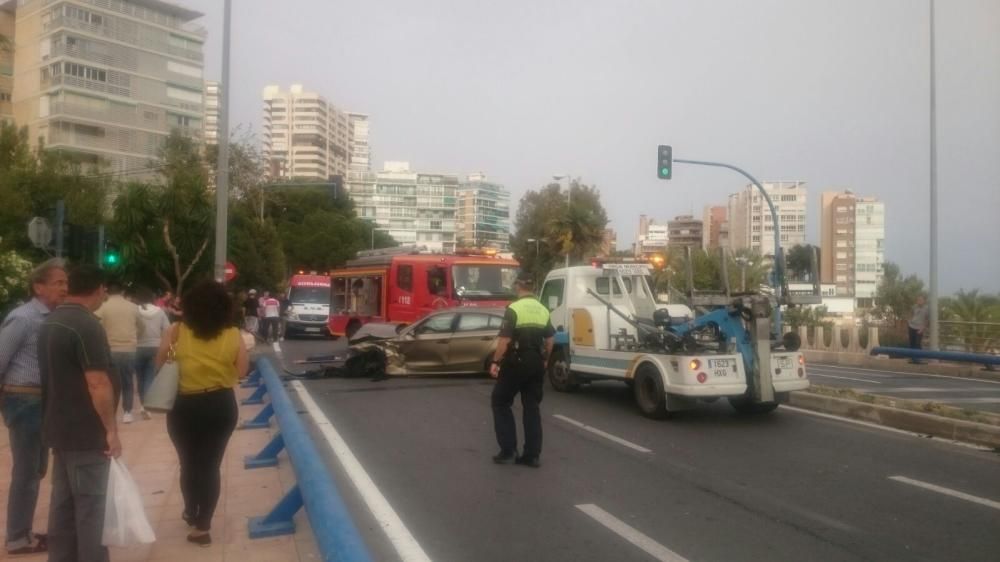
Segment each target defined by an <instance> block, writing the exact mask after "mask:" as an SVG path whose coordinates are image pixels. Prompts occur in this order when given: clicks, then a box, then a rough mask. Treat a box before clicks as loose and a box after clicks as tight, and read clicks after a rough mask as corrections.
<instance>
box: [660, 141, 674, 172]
mask: <svg viewBox="0 0 1000 562" xmlns="http://www.w3.org/2000/svg"><path fill="white" fill-rule="evenodd" d="M656 161H657V166H656V175H657V177H659V178H660V179H661V180H668V179H670V177H671V176H672V175H673V173H674V149H673V148H671V147H669V146H667V145H665V144H661V145H660V147H659V148H658V149H657V150H656Z"/></svg>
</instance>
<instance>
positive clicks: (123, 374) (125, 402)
mask: <svg viewBox="0 0 1000 562" xmlns="http://www.w3.org/2000/svg"><path fill="white" fill-rule="evenodd" d="M111 368H112V369H114V370H115V372H116V373H118V380H120V381H121V382H122V410H123V411H124V412H125V413H130V412H131V411H132V402H133V400H134V398H133V395H134V394H135V386H134V383H133V380H135V352H134V351H112V352H111Z"/></svg>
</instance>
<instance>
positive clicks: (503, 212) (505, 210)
mask: <svg viewBox="0 0 1000 562" xmlns="http://www.w3.org/2000/svg"><path fill="white" fill-rule="evenodd" d="M456 220H457V223H456V228H457V242H458V245H459V246H465V247H469V248H494V249H497V250H500V251H506V250H509V249H510V193H509V192H508V191H507V190H506V189H505V188H504V186H502V185H500V184H497V183H493V182H490V181H488V180H487V178H486V176H485V175H484V174H482V173H479V174H470V175H469V176H468V177H467V178H466V181H464V182H462V184H461V185H459V187H458V213H457V215H456Z"/></svg>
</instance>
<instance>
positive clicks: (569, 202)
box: [552, 174, 573, 333]
mask: <svg viewBox="0 0 1000 562" xmlns="http://www.w3.org/2000/svg"><path fill="white" fill-rule="evenodd" d="M564 178H565V179H566V218H567V220H566V224H567V226H569V240H570V244H572V243H573V181H572V179H570V175H569V174H562V175H557V176H552V179H554V180H556V181H560V180H562V179H564ZM569 252H570V250H569V248H566V288H565V289H564V290H565V292H566V294H565V297H566V298H565V299H564V301H563V306H564V307H565V308H564V314H563V326H564V328H563V329H564V330H566V332H567V333H569V295H570V293H571V292H572V291H571V290H570V286H571V282H570V277H569Z"/></svg>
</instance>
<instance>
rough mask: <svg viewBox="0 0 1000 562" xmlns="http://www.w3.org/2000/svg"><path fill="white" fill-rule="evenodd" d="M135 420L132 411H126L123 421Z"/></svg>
mask: <svg viewBox="0 0 1000 562" xmlns="http://www.w3.org/2000/svg"><path fill="white" fill-rule="evenodd" d="M133 421H135V418H133V417H132V412H125V415H123V416H122V423H132V422H133Z"/></svg>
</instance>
